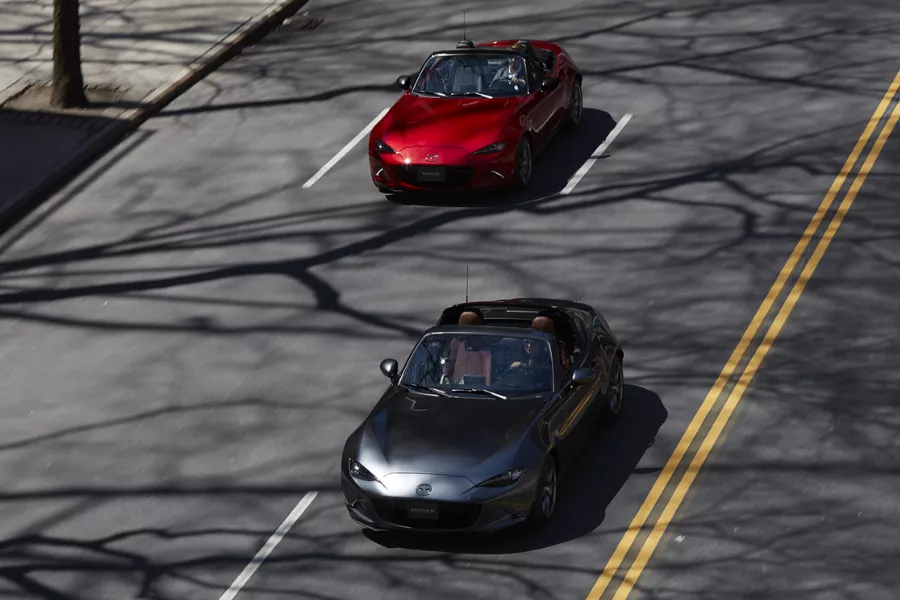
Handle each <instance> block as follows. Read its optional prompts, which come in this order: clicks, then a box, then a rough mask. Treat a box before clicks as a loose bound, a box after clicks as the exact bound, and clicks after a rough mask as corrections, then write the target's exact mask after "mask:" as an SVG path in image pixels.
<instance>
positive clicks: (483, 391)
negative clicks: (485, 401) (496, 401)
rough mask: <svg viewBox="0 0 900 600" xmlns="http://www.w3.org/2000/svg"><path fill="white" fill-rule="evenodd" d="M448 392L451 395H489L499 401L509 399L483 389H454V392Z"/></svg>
mask: <svg viewBox="0 0 900 600" xmlns="http://www.w3.org/2000/svg"><path fill="white" fill-rule="evenodd" d="M450 392H451V393H453V392H464V393H466V394H490V395H491V396H493V397H494V398H500V399H501V400H508V399H509V398H507V397H506V396H504V395H503V394H498V393H497V392H492V391H491V390H486V389H484V388H459V389H455V390H450Z"/></svg>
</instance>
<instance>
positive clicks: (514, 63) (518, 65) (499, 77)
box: [491, 43, 527, 85]
mask: <svg viewBox="0 0 900 600" xmlns="http://www.w3.org/2000/svg"><path fill="white" fill-rule="evenodd" d="M509 49H510V50H515V51H518V52H523V51H524V50H525V46H523V45H521V44H518V43H516V44H513V45H511V46H510V47H509ZM526 76H527V73H526V71H525V61H524V60H522V57H521V56H510V57H509V62H508V64H507V65H506V66H505V67H500V69H498V70H497V73H496V74H495V75H494V79H493V80H492V81H491V83H492V84H493V83H494V82H495V81H507V82H509V83H510V84H512V85H519V84H521V85H525V78H526Z"/></svg>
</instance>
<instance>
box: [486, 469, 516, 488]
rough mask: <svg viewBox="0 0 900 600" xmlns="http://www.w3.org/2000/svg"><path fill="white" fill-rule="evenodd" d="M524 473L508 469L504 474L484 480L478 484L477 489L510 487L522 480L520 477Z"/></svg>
mask: <svg viewBox="0 0 900 600" xmlns="http://www.w3.org/2000/svg"><path fill="white" fill-rule="evenodd" d="M524 473H525V469H523V468H518V469H510V470H509V471H506V472H504V473H500V474H499V475H494V476H493V477H491V478H490V479H485V480H484V481H482V482H481V483H479V484H478V485H479V487H493V486H501V485H512V484H514V483H515V482H517V481H518V480H519V479H521V478H522V475H523V474H524Z"/></svg>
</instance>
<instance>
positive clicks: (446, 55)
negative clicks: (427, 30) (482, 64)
mask: <svg viewBox="0 0 900 600" xmlns="http://www.w3.org/2000/svg"><path fill="white" fill-rule="evenodd" d="M510 58H517V59H518V60H520V61H522V66H523V67H524V69H525V88H524V90H521V91H519V90H515V93H507V92H506V91H502V90H490V89H487V88H485V89H483V90H482V91H481V92H475V91H470V92H459V93H452V92H450V93H444V92H435V91H429V90H426V89H425V88H424V77H425V73H426V72H427V71H428V70H429V69H430V68H431V67H432V65H434V64H435V63H436V62H437V61H440V60H447V59H461V60H463V59H473V60H477V61H487V60H496V61H498V62H501V64H500V65H498V68H502V66H503V64H504V63H508V61H509V59H510ZM532 78H533V74H532V72H531V67H530V65H529V62H528V57H527V55H526V54H524V53H523V52H519V51H516V50H508V49H505V48H504V49H495V48H484V49H477V50H466V51H462V52H460V51H456V52H452V51H447V52H435V53H434V54H432V55H431V56H429V57H428V58H427V59H426V60H425V62H424V63H423V64H422V67H421V68H420V69H419V72H418V73H417V74H416V79H415V81H414V82H413V83H412V85H411V86H410V87H409V93H410V94H412V95H414V96H421V97H426V98H432V97H433V98H466V97H488V98H521V97H524V96H528V95H529V94H531V93H533V92H534V82H533V81H532ZM482 81H484V80H482ZM488 85H490V83H489V84H488Z"/></svg>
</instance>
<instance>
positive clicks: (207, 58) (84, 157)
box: [0, 0, 309, 233]
mask: <svg viewBox="0 0 900 600" xmlns="http://www.w3.org/2000/svg"><path fill="white" fill-rule="evenodd" d="M308 2H309V0H283V1H282V2H280V3H278V4H277V5H275V6H274V7H270V8H269V9H267V10H264V11H262V12H261V13H258V14H257V15H255V16H253V17H251V18H250V19H248V20H247V21H245V22H244V23H243V24H242V25H240V26H238V27H237V28H236V29H235V30H234V31H232V32H231V33H229V34H228V35H226V36H225V37H224V38H222V40H220V41H219V42H218V43H217V44H216V45H214V46H212V47H211V48H210V50H207V51H206V52H204V53H203V54H202V55H201V56H199V57H198V58H197V59H195V60H194V61H193V63H192V64H191V65H190V66H188V67H185V68H184V69H183V70H182V72H181V74H180V75H179V77H178V78H177V79H176V80H175V81H173V82H172V83H170V84H168V85H165V86H163V87H160V88H158V89H157V90H155V91H153V92H151V93H150V94H149V95H148V96H147V97H145V98H144V99H143V100H142V101H141V104H142V106H141V107H139V108H133V109H130V110H127V111H125V112H124V113H123V114H122V115H120V116H119V117H118V118H117V119H118V120H117V121H116V122H114V123H110V124H108V125H106V126H105V127H103V129H101V130H100V132H99V133H98V134H97V137H95V138H94V139H92V140H90V141H89V142H86V143H85V144H84V146H83V148H81V149H80V150H79V151H77V152H75V153H74V155H73V156H72V157H71V158H70V159H69V160H68V161H66V162H65V163H64V164H63V165H61V166H60V167H59V168H57V169H56V170H55V171H54V172H53V173H51V174H50V175H49V176H48V177H47V178H46V179H44V180H43V181H42V182H41V183H39V184H38V185H36V186H34V187H32V188H31V189H29V190H26V191H25V192H22V193H20V194H18V195H16V196H13V197H12V198H9V199H7V200H5V201H3V202H2V203H0V233H2V232H4V231H8V230H9V229H10V228H12V227H13V226H14V225H15V224H16V223H17V222H19V221H20V220H21V219H23V218H24V217H25V216H26V215H27V214H28V213H29V212H31V211H32V210H33V209H35V208H37V207H38V206H40V204H41V203H43V201H45V200H46V199H47V198H49V197H50V196H51V195H53V194H54V193H56V192H57V191H59V190H60V189H61V188H63V187H64V186H66V185H67V184H69V183H70V182H71V181H72V180H74V179H75V178H76V177H77V176H78V175H79V174H81V173H82V172H84V171H85V170H86V169H87V168H88V167H90V166H91V165H92V164H93V163H94V162H96V161H97V160H98V159H100V158H101V157H102V156H103V155H104V154H106V153H107V152H109V151H110V150H112V149H113V148H114V147H116V146H117V145H118V144H120V143H121V142H122V141H123V140H124V139H125V138H127V137H128V136H129V135H130V134H131V133H133V132H134V131H135V130H137V129H138V128H139V127H140V126H141V125H142V124H143V123H144V122H145V121H147V120H148V119H149V118H151V117H153V116H154V115H156V114H158V113H159V112H160V111H161V110H162V109H163V108H165V107H166V106H167V105H169V104H170V103H171V102H172V101H174V100H175V99H176V98H177V97H178V96H180V95H181V94H183V93H184V92H186V91H187V90H189V89H190V88H191V87H193V86H194V85H195V84H196V83H197V82H199V81H200V80H202V79H203V78H205V77H207V76H208V75H209V74H210V73H212V72H213V71H215V70H216V69H218V68H219V67H221V66H222V65H223V64H225V63H226V62H228V61H229V60H231V59H232V58H234V57H235V56H237V55H238V54H239V53H240V52H241V51H242V50H243V49H244V48H246V47H247V46H250V45H253V44H255V43H256V42H258V41H259V40H260V39H261V38H262V37H263V36H265V35H266V34H268V33H270V32H271V31H272V30H273V29H275V28H276V27H278V25H280V24H281V22H282V21H284V20H285V19H287V18H288V17H290V16H292V15H293V14H294V13H296V12H297V11H298V10H300V9H301V8H302V7H303V6H305V5H306V4H307V3H308ZM229 38H230V39H229ZM217 46H218V47H219V49H218V50H215V52H213V53H212V54H211V55H210V52H211V51H212V50H214V49H215V48H216V47H217Z"/></svg>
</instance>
